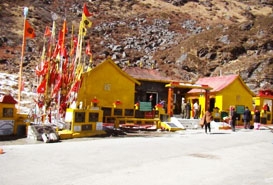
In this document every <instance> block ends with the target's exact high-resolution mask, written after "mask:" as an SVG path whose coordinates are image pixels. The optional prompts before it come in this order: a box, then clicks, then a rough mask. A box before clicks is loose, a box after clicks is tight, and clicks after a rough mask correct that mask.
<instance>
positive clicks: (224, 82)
mask: <svg viewBox="0 0 273 185" xmlns="http://www.w3.org/2000/svg"><path fill="white" fill-rule="evenodd" d="M238 77H239V75H227V76H215V77H205V78H199V79H198V80H197V81H196V83H195V84H202V85H208V86H209V87H212V88H213V89H212V90H210V92H218V91H221V90H222V89H224V88H225V87H227V86H228V85H230V84H231V83H232V82H233V81H234V80H235V79H236V78H238ZM197 92H200V89H192V90H190V91H189V92H188V93H197Z"/></svg>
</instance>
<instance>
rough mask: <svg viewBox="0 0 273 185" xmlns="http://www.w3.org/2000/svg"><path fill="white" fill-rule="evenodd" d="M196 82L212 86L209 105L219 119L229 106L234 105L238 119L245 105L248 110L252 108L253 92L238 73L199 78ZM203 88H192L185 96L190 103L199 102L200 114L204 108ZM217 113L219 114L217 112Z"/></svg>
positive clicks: (226, 112) (227, 110)
mask: <svg viewBox="0 0 273 185" xmlns="http://www.w3.org/2000/svg"><path fill="white" fill-rule="evenodd" d="M196 83H197V84H204V85H208V86H210V87H211V88H212V90H210V92H209V105H208V106H209V107H210V108H211V109H213V110H214V111H215V112H216V113H217V115H216V117H218V115H219V120H221V119H222V118H223V117H224V116H226V115H227V114H228V113H229V110H230V107H231V106H234V107H235V109H236V111H237V113H238V114H239V117H238V119H239V120H241V118H242V116H241V115H242V114H243V111H244V109H245V107H246V106H248V107H249V109H250V110H252V109H253V103H252V98H253V97H254V96H255V94H254V93H253V92H252V91H251V90H250V89H249V88H248V87H247V86H246V84H245V83H244V81H243V80H242V78H241V77H240V76H239V75H226V76H214V77H205V78H199V79H198V80H197V82H196ZM203 96H204V90H202V89H192V90H190V91H189V92H188V93H187V98H188V99H191V103H194V102H195V101H198V102H199V105H200V106H201V107H203V108H201V116H202V113H204V112H205V110H204V107H205V105H204V103H205V101H204V98H203ZM218 113H219V114H218Z"/></svg>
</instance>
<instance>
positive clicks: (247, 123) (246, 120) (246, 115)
mask: <svg viewBox="0 0 273 185" xmlns="http://www.w3.org/2000/svg"><path fill="white" fill-rule="evenodd" d="M250 118H251V113H250V110H249V109H248V107H246V108H245V111H244V128H245V129H250Z"/></svg>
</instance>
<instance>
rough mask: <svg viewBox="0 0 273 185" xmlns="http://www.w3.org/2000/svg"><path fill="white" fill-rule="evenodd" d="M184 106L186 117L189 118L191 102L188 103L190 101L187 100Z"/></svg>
mask: <svg viewBox="0 0 273 185" xmlns="http://www.w3.org/2000/svg"><path fill="white" fill-rule="evenodd" d="M185 108H186V118H187V119H190V115H191V104H190V101H188V102H187V104H186V106H185Z"/></svg>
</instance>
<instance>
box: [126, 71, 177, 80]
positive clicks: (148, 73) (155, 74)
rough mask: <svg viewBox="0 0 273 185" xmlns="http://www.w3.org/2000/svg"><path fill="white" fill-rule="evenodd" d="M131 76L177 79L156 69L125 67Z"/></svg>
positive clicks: (145, 78)
mask: <svg viewBox="0 0 273 185" xmlns="http://www.w3.org/2000/svg"><path fill="white" fill-rule="evenodd" d="M123 71H124V72H126V73H127V74H128V75H130V76H131V77H133V78H135V79H137V80H145V81H164V82H170V81H173V80H177V79H175V78H172V77H170V76H166V75H165V74H163V73H161V72H160V71H158V70H156V69H144V68H140V67H126V68H124V69H123Z"/></svg>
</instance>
